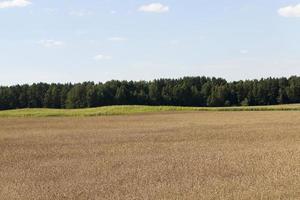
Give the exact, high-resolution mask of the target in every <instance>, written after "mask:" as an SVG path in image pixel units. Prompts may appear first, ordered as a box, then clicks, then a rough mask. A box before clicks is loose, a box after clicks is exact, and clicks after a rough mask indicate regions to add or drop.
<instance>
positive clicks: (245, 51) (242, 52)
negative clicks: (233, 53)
mask: <svg viewBox="0 0 300 200" xmlns="http://www.w3.org/2000/svg"><path fill="white" fill-rule="evenodd" d="M240 53H241V54H248V53H249V51H248V50H247V49H242V50H240Z"/></svg>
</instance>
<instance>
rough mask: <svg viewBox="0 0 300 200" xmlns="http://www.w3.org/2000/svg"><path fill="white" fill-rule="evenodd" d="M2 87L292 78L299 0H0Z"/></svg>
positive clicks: (297, 69)
mask: <svg viewBox="0 0 300 200" xmlns="http://www.w3.org/2000/svg"><path fill="white" fill-rule="evenodd" d="M0 27H1V28H0V70H1V72H0V84H1V85H11V84H17V83H33V82H41V81H42V82H49V83H51V82H63V83H64V82H82V81H96V82H98V81H107V80H111V79H120V80H124V79H126V80H151V79H155V78H176V77H182V76H202V75H205V76H217V77H224V78H226V79H228V80H240V79H252V78H261V77H269V76H275V77H281V76H290V75H299V74H300V45H299V44H300V36H299V35H300V1H299V0H264V1H262V0H243V1H237V0H223V1H220V0H218V1H217V0H184V1H183V0H160V1H159V0H158V1H148V0H86V1H82V0H59V1H58V0H52V1H38V0H0Z"/></svg>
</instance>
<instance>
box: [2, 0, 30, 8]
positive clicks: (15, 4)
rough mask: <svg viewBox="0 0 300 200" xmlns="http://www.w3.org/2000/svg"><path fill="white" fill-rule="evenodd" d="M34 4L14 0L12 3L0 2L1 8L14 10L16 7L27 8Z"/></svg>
mask: <svg viewBox="0 0 300 200" xmlns="http://www.w3.org/2000/svg"><path fill="white" fill-rule="evenodd" d="M30 4H32V3H31V2H30V1H28V0H12V1H2V2H0V9H1V8H14V7H25V6H28V5H30Z"/></svg>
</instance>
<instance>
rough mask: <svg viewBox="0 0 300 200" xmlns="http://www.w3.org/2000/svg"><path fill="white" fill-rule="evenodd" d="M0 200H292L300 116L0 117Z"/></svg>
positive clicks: (298, 173) (298, 180)
mask: <svg viewBox="0 0 300 200" xmlns="http://www.w3.org/2000/svg"><path fill="white" fill-rule="evenodd" d="M0 199H1V200H6V199H7V200H13V199H22V200H27V199H30V200H31V199H41V200H44V199H155V200H156V199H272V200H273V199H274V200H276V199H300V112H298V111H274V112H186V113H177V112H173V113H161V114H145V115H130V116H105V117H86V118H80V117H78V118H0Z"/></svg>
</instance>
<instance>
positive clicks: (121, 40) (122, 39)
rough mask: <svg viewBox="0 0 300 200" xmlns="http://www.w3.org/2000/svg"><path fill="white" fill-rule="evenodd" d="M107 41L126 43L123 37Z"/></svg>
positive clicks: (111, 38)
mask: <svg viewBox="0 0 300 200" xmlns="http://www.w3.org/2000/svg"><path fill="white" fill-rule="evenodd" d="M108 40H109V41H113V42H123V41H126V40H127V38H124V37H110V38H108Z"/></svg>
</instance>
